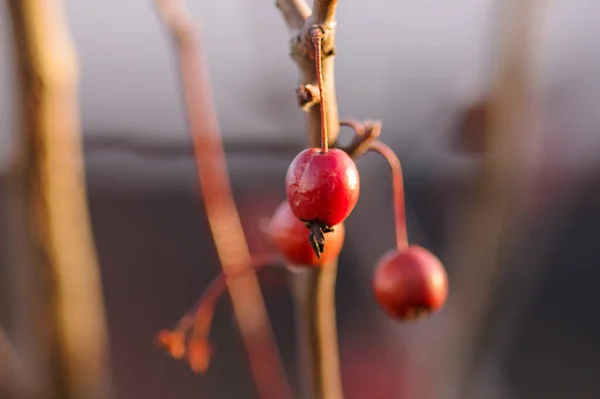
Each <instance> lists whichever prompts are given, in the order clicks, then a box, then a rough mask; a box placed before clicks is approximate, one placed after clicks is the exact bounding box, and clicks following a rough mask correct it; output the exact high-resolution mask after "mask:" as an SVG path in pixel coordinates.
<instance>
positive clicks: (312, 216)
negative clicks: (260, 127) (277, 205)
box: [285, 148, 360, 226]
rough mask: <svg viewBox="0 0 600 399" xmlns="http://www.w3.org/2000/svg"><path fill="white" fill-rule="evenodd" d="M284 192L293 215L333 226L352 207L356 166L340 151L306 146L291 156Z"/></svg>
mask: <svg viewBox="0 0 600 399" xmlns="http://www.w3.org/2000/svg"><path fill="white" fill-rule="evenodd" d="M285 182H286V192H287V197H288V201H289V203H290V208H291V209H292V212H293V213H294V215H296V217H297V218H298V219H300V220H302V221H306V222H319V223H323V224H324V225H326V226H334V225H336V224H339V223H341V222H343V221H344V220H345V219H346V218H347V217H348V215H350V213H351V212H352V210H353V209H354V206H355V205H356V203H357V201H358V195H359V192H360V179H359V175H358V169H357V168H356V165H355V163H354V161H353V160H352V158H350V156H349V155H348V154H346V153H345V152H344V151H342V150H339V149H336V148H333V149H330V150H329V151H327V152H322V151H321V149H320V148H308V149H306V150H304V151H302V152H301V153H300V154H298V155H297V156H296V158H294V160H293V161H292V163H291V164H290V166H289V168H288V171H287V175H286V179H285Z"/></svg>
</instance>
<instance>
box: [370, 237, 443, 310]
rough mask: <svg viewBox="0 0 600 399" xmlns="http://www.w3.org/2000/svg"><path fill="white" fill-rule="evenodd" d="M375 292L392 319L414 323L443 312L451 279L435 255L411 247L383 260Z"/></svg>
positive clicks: (386, 255) (379, 268)
mask: <svg viewBox="0 0 600 399" xmlns="http://www.w3.org/2000/svg"><path fill="white" fill-rule="evenodd" d="M373 291H374V294H375V298H376V299H377V302H379V305H380V306H381V307H382V308H383V310H384V311H385V312H386V313H387V314H388V315H389V316H391V317H394V318H397V319H400V320H411V319H416V318H419V317H421V316H424V315H426V314H429V313H431V312H434V311H437V310H439V309H441V308H442V306H443V305H444V303H445V302H446V298H447V296H448V276H447V275H446V270H445V269H444V266H443V265H442V263H441V262H440V260H439V259H438V258H436V257H435V256H434V255H433V254H432V253H431V252H429V251H428V250H426V249H425V248H422V247H419V246H417V245H411V246H410V247H408V249H407V250H405V251H400V252H399V251H397V250H393V251H390V252H388V253H387V254H385V255H384V256H383V257H382V258H381V260H380V261H379V263H378V265H377V267H376V269H375V275H374V277H373Z"/></svg>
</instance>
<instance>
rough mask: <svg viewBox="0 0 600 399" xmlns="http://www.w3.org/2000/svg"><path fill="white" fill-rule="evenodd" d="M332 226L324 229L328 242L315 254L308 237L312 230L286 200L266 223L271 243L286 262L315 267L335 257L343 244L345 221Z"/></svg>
mask: <svg viewBox="0 0 600 399" xmlns="http://www.w3.org/2000/svg"><path fill="white" fill-rule="evenodd" d="M332 230H333V231H331V232H329V233H326V236H327V246H326V247H325V248H324V250H323V252H322V253H320V257H318V256H317V254H316V253H315V251H313V247H312V246H311V244H310V242H309V239H308V237H309V234H310V233H311V231H310V230H309V229H307V227H306V224H305V223H304V222H302V221H300V220H299V219H298V218H297V217H296V216H295V215H294V214H293V213H292V210H291V209H290V205H289V203H288V202H287V201H284V202H282V203H281V204H280V205H279V206H278V207H277V209H276V210H275V213H274V214H273V217H272V218H271V221H270V222H269V225H268V233H269V236H270V237H271V239H272V240H273V244H274V245H275V247H276V248H277V250H278V251H279V253H280V254H281V255H282V256H283V257H284V258H285V259H286V260H287V261H288V262H290V263H293V264H296V265H309V266H315V267H318V266H323V265H325V264H327V263H328V262H330V261H332V260H334V259H335V258H337V257H338V255H339V254H340V252H341V250H342V247H343V246H344V236H345V229H344V224H343V223H341V224H339V225H336V226H333V227H332Z"/></svg>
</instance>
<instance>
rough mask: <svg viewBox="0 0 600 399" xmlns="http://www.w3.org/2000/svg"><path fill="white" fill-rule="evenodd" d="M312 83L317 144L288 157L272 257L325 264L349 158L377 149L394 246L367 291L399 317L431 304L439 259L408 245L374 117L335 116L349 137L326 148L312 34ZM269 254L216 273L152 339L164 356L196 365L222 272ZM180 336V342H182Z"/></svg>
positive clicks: (199, 366)
mask: <svg viewBox="0 0 600 399" xmlns="http://www.w3.org/2000/svg"><path fill="white" fill-rule="evenodd" d="M313 38H314V48H315V64H316V69H317V77H318V83H319V91H320V101H319V103H320V107H321V147H320V148H308V149H305V150H303V151H302V152H300V153H299V154H298V155H297V156H296V157H295V158H294V160H293V161H292V162H291V164H290V166H289V168H288V171H287V174H286V179H285V184H286V194H287V201H284V202H282V203H281V204H280V205H279V206H278V207H277V209H276V210H275V213H274V215H273V216H272V218H271V219H270V220H269V221H268V223H266V228H265V229H264V232H265V233H266V236H267V237H268V238H269V239H270V241H271V243H272V244H273V245H274V247H275V248H276V250H277V254H278V257H281V258H283V259H284V260H285V262H286V263H287V264H291V265H294V266H298V267H327V265H328V264H331V262H332V261H335V259H337V257H338V256H339V254H340V252H341V250H342V247H343V245H344V237H345V229H344V221H345V220H346V218H348V216H349V215H350V214H351V213H352V211H353V209H354V208H355V206H356V204H357V202H358V198H359V194H360V177H359V173H358V169H357V167H356V164H355V163H354V160H353V158H356V157H358V156H361V155H362V154H364V153H366V152H368V151H373V152H377V153H379V154H380V155H382V156H383V157H384V159H385V160H386V161H387V162H388V163H389V165H390V167H391V170H392V181H393V187H394V213H395V223H396V248H394V249H392V250H390V251H389V252H387V253H386V254H384V255H383V256H382V257H381V259H380V260H379V262H378V263H377V265H376V267H375V272H374V276H373V281H372V289H373V292H374V297H375V299H376V300H377V302H378V304H379V305H380V306H381V308H382V309H383V310H384V311H385V313H386V314H387V315H389V316H390V317H392V318H394V319H397V320H401V321H405V320H414V319H417V318H420V317H423V316H425V315H427V314H430V313H431V312H434V311H437V310H439V309H440V308H441V307H442V306H443V305H444V303H445V301H446V297H447V295H448V278H447V275H446V271H445V269H444V266H443V265H442V263H441V262H440V260H439V259H438V258H437V257H435V256H434V255H433V254H432V253H431V252H429V251H428V250H426V249H425V248H422V247H420V246H417V245H409V244H408V237H407V231H406V221H405V206H404V184H403V178H402V168H401V164H400V161H399V160H398V157H397V156H396V154H395V153H394V152H393V151H392V149H391V148H390V147H388V146H387V145H385V144H384V143H383V142H381V141H379V139H378V137H379V134H380V132H381V124H380V123H377V122H365V123H364V124H362V123H359V122H356V121H345V122H342V124H344V125H348V126H350V127H352V128H353V130H354V132H355V133H356V137H355V139H354V141H353V142H352V143H351V144H350V145H349V146H348V147H347V148H344V149H340V148H329V145H328V135H327V123H326V120H325V119H326V115H325V107H324V102H325V98H324V96H323V94H324V93H323V77H322V73H321V57H322V54H321V37H320V35H318V34H315V35H314V36H313ZM274 263H276V259H274V258H273V257H272V256H268V257H266V258H264V257H262V258H259V257H255V258H254V259H253V261H252V263H251V264H248V265H247V267H246V268H245V269H242V270H241V271H240V272H238V273H236V274H234V275H224V274H221V275H219V276H218V277H217V278H216V279H215V280H213V282H212V284H211V285H210V286H209V288H208V289H207V290H206V291H205V293H204V295H203V296H202V298H201V299H200V301H199V302H198V305H197V306H195V307H194V308H193V309H192V310H191V311H190V312H189V313H188V314H186V315H185V316H184V317H183V318H182V319H181V320H180V321H179V323H178V324H177V326H176V327H175V328H174V329H173V330H164V331H161V332H160V333H159V335H158V337H157V343H158V344H159V345H160V346H162V347H164V348H165V349H166V350H167V351H168V352H169V354H170V355H171V356H173V357H175V358H178V359H182V358H185V359H186V360H187V362H188V363H189V364H190V366H191V367H192V369H193V370H195V371H197V372H204V371H205V370H206V369H207V367H208V363H209V357H210V354H211V349H210V346H209V344H208V335H209V331H210V325H211V321H212V316H213V313H214V308H215V305H216V302H217V301H218V299H219V298H220V297H221V295H222V293H223V292H224V291H225V290H226V287H227V285H226V282H227V280H228V279H233V278H237V277H239V276H241V275H243V274H244V273H245V272H247V271H248V270H256V269H258V268H261V267H264V266H267V265H273V264H274ZM186 341H187V344H186Z"/></svg>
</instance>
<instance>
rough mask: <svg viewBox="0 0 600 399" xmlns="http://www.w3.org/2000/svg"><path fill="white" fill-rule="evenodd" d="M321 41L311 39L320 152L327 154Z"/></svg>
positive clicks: (317, 38) (319, 37) (314, 38)
mask: <svg viewBox="0 0 600 399" xmlns="http://www.w3.org/2000/svg"><path fill="white" fill-rule="evenodd" d="M322 39H323V38H322V36H321V35H320V34H315V36H314V37H313V43H314V45H315V68H316V70H317V82H318V83H319V98H320V101H319V107H320V109H321V151H322V152H327V151H328V150H329V142H328V141H327V140H328V137H327V123H326V122H327V115H326V112H325V90H323V70H322V66H321V60H322V57H323V51H322V48H321V43H322Z"/></svg>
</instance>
